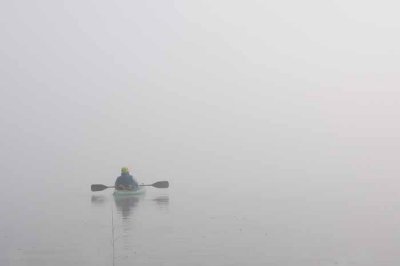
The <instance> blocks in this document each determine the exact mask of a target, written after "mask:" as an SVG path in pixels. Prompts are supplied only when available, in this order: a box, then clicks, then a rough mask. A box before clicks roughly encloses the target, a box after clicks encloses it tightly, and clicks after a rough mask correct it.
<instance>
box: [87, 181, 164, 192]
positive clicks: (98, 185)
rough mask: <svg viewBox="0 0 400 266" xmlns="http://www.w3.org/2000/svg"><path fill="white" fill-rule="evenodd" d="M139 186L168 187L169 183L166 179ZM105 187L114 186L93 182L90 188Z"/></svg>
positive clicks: (98, 189) (102, 188) (99, 189)
mask: <svg viewBox="0 0 400 266" xmlns="http://www.w3.org/2000/svg"><path fill="white" fill-rule="evenodd" d="M139 186H142V187H144V186H149V187H150V186H151V187H156V188H168V187H169V183H168V181H159V182H155V183H154V184H150V185H139ZM107 188H115V186H105V185H101V184H93V185H92V186H91V187H90V189H91V190H92V191H102V190H105V189H107Z"/></svg>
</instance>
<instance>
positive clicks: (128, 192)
mask: <svg viewBox="0 0 400 266" xmlns="http://www.w3.org/2000/svg"><path fill="white" fill-rule="evenodd" d="M145 192H146V188H145V187H139V188H138V189H134V190H118V189H115V190H114V193H113V195H114V196H134V195H142V194H143V193H145Z"/></svg>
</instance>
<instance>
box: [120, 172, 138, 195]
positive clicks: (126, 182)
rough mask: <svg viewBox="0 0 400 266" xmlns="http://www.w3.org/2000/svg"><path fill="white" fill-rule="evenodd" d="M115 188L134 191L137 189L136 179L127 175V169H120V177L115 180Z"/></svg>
mask: <svg viewBox="0 0 400 266" xmlns="http://www.w3.org/2000/svg"><path fill="white" fill-rule="evenodd" d="M115 188H116V189H118V190H134V189H138V188H139V184H138V182H137V181H136V179H135V178H134V177H133V176H132V175H130V174H129V169H128V167H122V168H121V175H120V176H119V177H117V180H115Z"/></svg>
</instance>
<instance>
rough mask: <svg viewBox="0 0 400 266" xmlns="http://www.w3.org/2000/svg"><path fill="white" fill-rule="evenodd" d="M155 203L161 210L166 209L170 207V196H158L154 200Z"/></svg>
mask: <svg viewBox="0 0 400 266" xmlns="http://www.w3.org/2000/svg"><path fill="white" fill-rule="evenodd" d="M153 202H155V203H156V204H157V206H158V207H160V208H161V209H166V208H167V207H168V205H169V195H163V196H158V197H156V198H154V199H153Z"/></svg>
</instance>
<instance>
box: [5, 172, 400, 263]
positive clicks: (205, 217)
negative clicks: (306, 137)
mask: <svg viewBox="0 0 400 266" xmlns="http://www.w3.org/2000/svg"><path fill="white" fill-rule="evenodd" d="M159 180H162V179H159ZM159 180H152V181H151V182H153V181H159ZM201 180H202V179H201V177H200V176H198V177H196V176H195V177H192V178H186V179H184V178H183V177H182V178H176V177H175V178H170V179H169V181H170V188H169V189H156V188H152V187H149V188H148V189H147V192H146V194H144V195H141V196H134V197H123V198H114V197H113V195H112V190H111V189H109V190H104V191H102V192H96V193H93V192H91V191H90V189H89V187H90V183H87V184H84V185H82V184H81V183H79V182H78V181H77V180H75V181H71V182H69V183H65V185H63V186H60V184H59V183H58V182H57V180H52V179H47V180H46V179H43V181H44V183H42V184H32V185H31V186H25V187H24V186H23V187H20V189H15V190H14V191H13V192H12V193H11V192H9V194H6V193H3V194H2V197H1V200H2V204H1V206H2V208H1V217H2V219H1V222H0V224H1V228H2V230H1V235H0V250H1V251H0V264H1V265H10V266H22V265H30V266H36V265H40V266H43V265H65V266H66V265H118V266H119V265H121V266H122V265H171V266H172V265H174V266H176V265H304V266H309V265H360V266H361V265H362V266H366V265H371V266H372V265H381V266H382V265H397V264H398V263H399V262H400V259H399V257H398V256H397V252H398V248H399V244H400V238H399V226H398V225H399V221H400V213H399V207H398V206H399V205H398V195H397V194H395V189H394V188H391V187H390V186H389V184H388V183H385V181H380V184H379V182H375V183H374V182H365V180H363V181H361V180H356V179H354V180H352V181H350V179H347V180H346V181H344V180H342V181H340V179H339V178H338V179H334V178H331V177H330V178H324V177H320V178H319V179H317V178H315V179H313V177H310V178H309V179H308V181H307V179H304V178H303V179H299V178H296V177H295V176H292V177H290V178H289V177H287V178H272V177H270V178H268V177H259V178H258V179H257V178H253V179H252V182H250V183H248V182H246V179H244V178H243V179H239V178H237V177H235V176H230V177H221V176H219V178H215V179H214V181H215V182H214V183H212V178H210V179H208V180H206V181H207V182H200V181H201ZM203 180H204V179H203ZM93 183H98V182H93ZM112 183H113V180H112V179H111V180H110V182H109V183H108V184H112ZM11 185H12V184H11ZM42 185H43V186H42ZM384 185H386V186H384ZM44 188H46V189H44ZM383 192H387V193H383ZM392 192H393V193H392ZM113 228H114V229H113ZM113 239H114V241H113Z"/></svg>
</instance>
